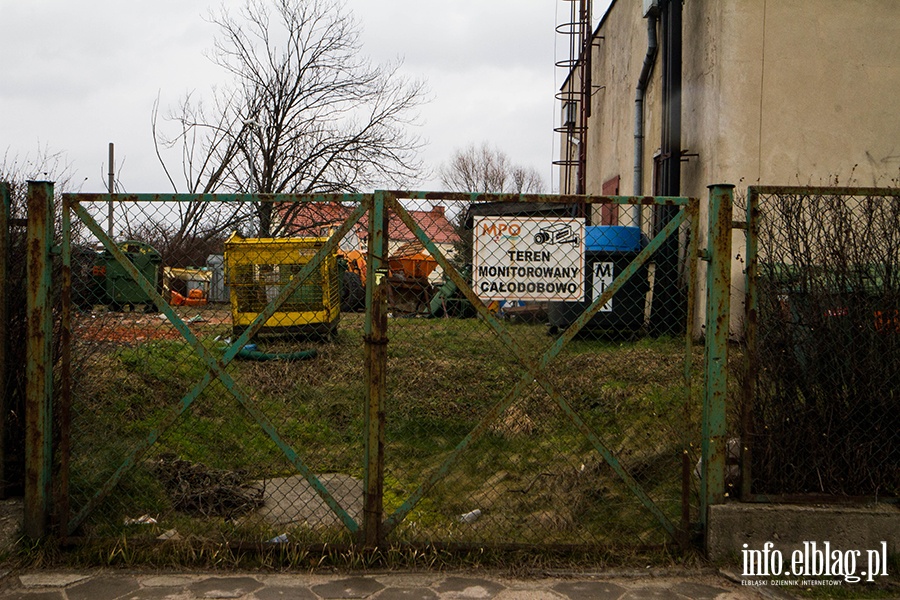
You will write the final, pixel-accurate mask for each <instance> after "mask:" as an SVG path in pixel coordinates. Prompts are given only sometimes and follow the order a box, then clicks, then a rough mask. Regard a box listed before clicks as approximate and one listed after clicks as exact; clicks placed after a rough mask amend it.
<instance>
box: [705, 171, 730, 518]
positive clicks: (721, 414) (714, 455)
mask: <svg viewBox="0 0 900 600" xmlns="http://www.w3.org/2000/svg"><path fill="white" fill-rule="evenodd" d="M733 199H734V186H733V185H725V184H719V185H711V186H709V225H708V231H709V234H708V238H707V249H706V256H705V257H704V258H705V260H707V261H708V267H707V272H706V365H705V379H706V382H705V383H706V385H705V389H706V391H705V394H704V396H703V423H702V434H703V439H702V445H701V451H702V459H703V467H702V473H701V480H700V522H701V524H702V526H703V530H704V532H706V531H707V529H706V526H707V523H708V518H709V507H710V506H711V505H713V504H721V503H723V502H724V501H725V454H726V451H727V450H726V439H725V436H726V435H727V430H726V425H725V399H726V393H727V383H728V326H729V324H730V320H731V310H730V307H731V227H732V203H733Z"/></svg>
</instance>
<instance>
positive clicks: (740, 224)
mask: <svg viewBox="0 0 900 600" xmlns="http://www.w3.org/2000/svg"><path fill="white" fill-rule="evenodd" d="M731 228H732V229H744V230H747V229H750V224H749V223H747V221H732V222H731Z"/></svg>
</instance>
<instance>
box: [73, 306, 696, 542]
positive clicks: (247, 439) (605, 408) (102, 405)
mask: <svg viewBox="0 0 900 600" xmlns="http://www.w3.org/2000/svg"><path fill="white" fill-rule="evenodd" d="M508 331H509V334H510V336H511V337H512V339H513V340H514V341H515V343H516V344H518V345H519V347H520V348H521V353H522V354H524V355H525V356H526V357H527V358H526V360H531V361H536V360H537V359H538V358H539V357H540V356H541V355H542V354H543V352H545V351H546V350H547V348H549V346H550V344H551V343H552V341H553V340H552V339H551V338H550V337H549V336H547V334H546V328H545V327H544V326H542V325H537V324H521V323H520V324H515V325H510V326H509V327H508ZM362 333H363V317H362V315H357V314H348V315H344V316H343V317H342V321H341V329H340V333H339V334H338V335H337V336H336V337H335V338H334V339H333V340H329V341H309V340H293V341H292V340H289V339H261V340H260V341H259V342H258V343H259V344H260V346H262V347H263V349H265V350H266V351H269V352H285V351H296V350H299V349H309V348H315V349H316V350H317V351H318V356H317V357H316V358H315V359H313V360H307V361H299V362H290V363H286V362H267V363H259V362H246V361H234V362H232V363H231V364H230V365H229V366H228V367H227V371H228V373H229V375H230V376H231V377H232V378H233V379H234V381H235V382H236V387H237V389H239V390H240V400H239V399H237V398H235V397H234V395H233V394H232V392H231V390H229V389H226V387H225V385H223V384H222V383H221V382H218V381H214V382H213V383H212V384H210V385H208V386H207V387H206V388H205V389H203V390H202V391H201V392H200V393H199V394H196V397H195V398H194V399H193V400H192V403H191V404H190V406H189V407H187V408H186V410H184V412H183V414H182V415H181V416H179V417H178V418H177V419H174V421H173V420H172V415H173V414H174V412H173V411H174V410H176V409H177V408H178V407H179V406H183V404H182V403H183V398H184V397H185V395H186V394H188V393H189V392H190V391H191V390H192V389H193V388H194V387H195V386H196V385H197V383H198V382H199V381H200V380H201V379H202V378H203V377H204V375H206V367H205V365H204V364H203V362H202V361H201V360H200V359H199V357H197V355H196V353H195V352H194V350H193V349H192V348H191V347H190V346H189V345H187V344H186V343H185V342H184V341H183V340H172V339H157V340H152V341H149V342H146V343H142V344H136V345H118V346H117V345H112V344H96V343H93V344H92V343H91V342H88V341H82V340H76V344H83V347H82V348H81V350H82V352H81V354H80V355H79V356H80V357H81V362H80V365H79V370H78V376H77V379H76V389H75V393H74V396H75V398H76V407H75V413H76V418H75V421H74V422H73V464H72V504H73V507H74V508H75V509H76V510H77V509H78V507H80V506H83V505H84V503H85V502H87V501H88V499H89V498H90V496H91V495H92V494H93V493H95V491H96V490H97V489H98V488H99V487H100V486H102V485H103V484H104V482H105V481H107V480H108V478H109V477H110V476H111V475H112V474H113V473H114V472H115V471H116V469H117V468H119V466H120V465H122V464H123V462H125V461H126V459H127V458H128V457H129V456H130V455H131V454H133V453H134V449H135V448H136V447H138V445H139V444H141V443H142V442H144V441H145V440H147V439H151V438H152V439H156V438H157V437H158V442H156V443H155V444H154V445H152V446H151V447H150V449H149V450H148V452H146V453H145V454H144V455H143V456H139V457H138V460H137V464H136V465H135V467H134V468H133V469H131V470H130V471H129V472H128V475H127V476H126V477H124V478H123V479H122V481H121V482H120V483H119V484H118V485H117V486H116V489H115V491H114V493H113V494H111V495H110V496H109V498H107V499H106V501H105V502H104V503H103V504H102V506H101V507H100V509H99V510H98V511H97V512H96V513H95V514H93V515H92V516H91V517H90V519H89V521H88V522H87V523H86V524H85V527H84V532H85V533H89V534H90V535H91V536H98V537H102V538H104V539H107V540H115V539H119V538H122V536H124V539H129V540H131V539H142V540H143V541H144V542H147V543H151V541H152V539H155V538H154V537H153V536H151V533H155V532H156V529H154V530H153V531H152V532H151V531H150V530H135V528H134V527H133V526H131V527H126V526H124V525H123V523H124V519H125V518H127V517H137V516H140V515H141V514H145V513H146V514H152V515H153V516H154V518H156V519H157V521H158V523H159V526H158V529H160V530H163V531H167V530H170V529H174V530H177V531H178V533H179V534H180V536H181V537H182V538H187V539H193V540H195V541H202V540H206V541H209V540H229V541H231V542H248V543H250V542H253V543H260V542H262V541H264V540H266V539H269V538H271V537H274V536H276V535H280V534H284V533H286V534H288V535H289V537H290V539H291V541H292V542H299V541H302V542H304V543H308V544H313V543H344V544H346V543H351V542H352V541H353V540H352V535H350V534H349V533H348V532H347V531H346V530H343V529H342V528H340V527H338V528H337V529H336V530H335V529H332V528H329V527H323V526H316V525H309V524H304V523H299V522H298V523H291V524H286V525H277V524H272V523H269V522H266V521H265V520H263V519H262V518H261V517H259V516H258V515H254V514H246V515H233V516H231V517H217V518H202V517H199V516H197V515H185V514H182V513H179V512H178V511H177V510H175V509H174V508H173V507H172V505H171V502H170V499H169V498H168V497H167V492H166V491H165V490H163V489H162V487H161V485H160V484H159V482H158V481H157V480H156V479H155V478H154V476H153V475H152V469H151V468H150V465H151V464H152V462H153V461H154V460H156V459H157V457H158V456H160V455H162V454H171V455H174V456H176V457H177V458H178V459H180V460H184V461H190V462H192V463H198V464H202V465H204V466H206V467H208V468H209V469H211V470H212V469H226V470H233V471H239V472H240V473H242V474H243V475H244V476H245V478H246V480H247V481H260V480H265V479H267V478H273V477H287V476H291V475H295V474H296V473H297V472H298V468H297V465H296V464H293V463H292V462H291V460H289V459H288V457H287V456H286V455H292V453H295V455H296V457H297V458H296V460H297V461H300V462H301V463H302V465H303V467H304V468H306V469H309V471H311V472H313V473H316V474H323V473H342V474H345V475H351V476H353V477H357V478H362V477H363V473H364V439H365V401H366V378H365V368H364V367H365V355H364V344H363V335H362ZM213 334H215V335H213ZM388 335H389V338H390V343H389V344H388V347H387V351H388V371H387V378H386V388H387V396H386V399H385V407H384V408H385V416H384V418H385V439H386V448H385V486H384V490H385V496H384V508H385V515H386V516H388V515H390V514H392V513H393V512H394V511H395V510H397V509H399V508H400V507H405V508H409V507H411V510H409V514H408V515H406V518H405V519H404V520H403V521H402V522H401V523H400V524H398V526H397V528H396V529H395V530H394V532H393V533H392V536H391V539H392V540H393V541H395V542H396V543H407V542H408V543H415V544H420V543H422V544H428V543H432V542H439V543H487V544H492V543H493V544H501V543H503V544H505V543H519V544H530V543H534V544H540V543H548V542H549V543H555V544H564V545H571V544H575V545H579V544H580V545H584V544H587V545H602V544H613V543H615V544H616V545H626V546H629V545H630V546H632V547H635V548H637V547H647V546H661V545H665V544H667V543H669V542H670V541H671V540H669V539H668V536H667V535H666V534H665V533H664V532H663V531H662V529H661V528H660V526H659V525H658V524H657V523H655V521H654V518H653V517H652V515H651V513H650V511H648V510H647V509H646V508H645V507H644V506H642V505H641V504H640V502H639V501H638V500H637V499H636V497H635V496H634V494H633V493H632V492H631V491H630V490H629V489H628V488H627V486H625V485H624V484H623V483H622V481H621V480H620V478H619V477H618V476H617V475H616V474H615V473H614V472H613V470H612V469H611V468H610V467H609V466H608V465H607V464H606V462H605V461H604V460H603V457H602V453H603V452H605V451H607V450H608V451H609V452H611V453H612V454H614V455H616V456H617V457H618V460H619V461H620V462H621V464H622V465H623V466H624V467H625V468H626V469H627V470H628V471H629V472H630V473H631V475H632V476H633V477H634V478H635V480H636V481H638V482H639V484H640V485H641V486H642V489H643V491H644V492H645V493H646V494H647V495H648V496H650V497H651V498H652V499H653V500H654V501H655V502H656V504H657V505H658V506H659V507H660V509H661V510H662V511H663V512H664V513H665V514H667V515H669V518H670V519H672V520H673V521H675V522H677V519H678V518H679V514H680V504H679V499H680V495H681V455H682V452H683V450H684V448H686V447H688V446H689V445H690V443H691V441H694V439H695V438H696V439H699V435H698V423H699V413H700V407H699V402H697V401H694V400H692V395H691V392H690V390H688V389H687V388H686V387H685V384H684V381H683V375H682V371H683V366H682V365H683V362H682V361H683V352H684V342H683V340H677V339H654V340H637V341H630V342H619V341H596V342H591V341H584V340H578V341H573V342H572V343H571V344H570V345H569V346H568V347H567V348H566V349H565V350H564V351H563V352H562V353H561V354H560V356H559V357H557V358H556V359H555V360H554V361H552V362H551V363H550V365H549V367H548V368H547V370H546V376H547V380H548V382H549V386H550V388H551V390H552V392H553V396H551V395H550V394H548V391H547V390H546V389H544V388H543V387H542V386H540V385H538V384H537V383H536V382H533V381H531V382H529V381H528V379H527V377H529V376H526V375H525V373H526V369H525V367H524V366H523V364H522V362H521V361H520V360H519V358H517V356H516V353H515V352H512V351H510V349H509V348H507V347H506V346H505V345H504V344H503V343H502V342H501V341H500V340H499V339H498V338H497V337H496V336H495V335H494V334H493V332H491V331H490V330H489V329H488V328H487V327H486V325H485V324H484V323H482V322H480V321H478V320H475V319H469V320H460V319H434V320H426V319H399V318H398V319H391V320H390V324H389V333H388ZM198 338H199V339H200V341H201V343H202V344H203V345H204V347H205V348H206V349H207V351H208V352H209V353H210V355H211V356H213V357H214V358H215V359H216V360H221V358H222V356H223V354H224V350H225V345H224V343H223V341H222V338H223V332H222V327H221V326H217V328H214V329H210V330H209V331H208V332H207V333H206V334H205V335H204V334H203V331H202V330H201V331H199V332H198ZM695 364H698V363H695ZM523 377H526V379H524V381H525V382H526V384H527V385H525V386H524V388H523V389H524V391H523V392H522V393H521V394H520V395H519V396H518V397H517V398H515V399H513V401H511V402H509V403H508V404H509V406H508V407H506V408H505V409H504V410H498V407H499V406H500V403H501V402H503V401H504V398H506V396H507V394H509V392H510V390H511V389H512V388H513V387H514V386H515V385H516V384H517V382H519V381H520V380H523ZM560 400H561V401H562V403H560ZM491 411H496V414H495V416H494V417H493V418H490V417H489V415H491V414H492V412H491ZM476 428H477V429H478V430H479V431H480V434H479V435H478V436H476V438H477V439H469V438H467V436H469V435H470V434H471V433H472V432H473V430H476ZM585 428H586V429H587V430H589V431H591V432H592V437H588V436H586V435H585V433H584V431H583V429H585ZM270 434H272V435H270ZM445 462H446V464H445ZM432 480H433V482H434V485H430V484H427V483H426V482H429V481H432ZM417 490H418V491H421V492H423V493H422V494H421V498H419V497H418V496H415V498H413V495H414V494H416V492H417ZM413 500H417V501H415V502H414V501H413ZM344 508H345V509H347V510H348V512H350V513H352V514H357V513H353V510H351V507H349V506H345V507H344ZM405 508H404V510H405ZM354 510H355V509H354ZM473 510H477V511H479V516H478V517H477V519H473V520H471V521H466V520H463V519H461V516H462V515H464V514H466V513H470V512H471V511H473ZM204 543H205V542H204Z"/></svg>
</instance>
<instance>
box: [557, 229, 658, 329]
mask: <svg viewBox="0 0 900 600" xmlns="http://www.w3.org/2000/svg"><path fill="white" fill-rule="evenodd" d="M584 238H585V239H584V250H585V261H584V262H585V265H584V268H585V296H584V301H583V302H551V303H550V306H549V307H548V311H547V312H548V314H547V317H548V321H549V324H550V333H551V334H555V333H557V332H560V331H562V330H564V329H566V328H567V327H568V326H569V325H571V324H572V323H573V322H574V321H575V319H577V318H578V317H579V316H580V315H581V314H582V313H583V312H584V311H585V310H587V308H588V307H589V306H590V305H591V303H592V302H593V301H594V298H597V297H599V296H600V294H602V293H603V291H605V289H606V288H607V287H608V286H609V285H611V284H612V282H613V280H614V279H615V278H616V277H618V275H619V273H621V272H622V271H623V270H625V268H627V267H628V265H629V264H630V263H631V262H632V261H633V260H634V258H635V257H636V256H637V255H638V253H639V252H640V251H641V250H642V249H643V248H644V247H645V246H646V245H647V237H646V236H645V235H644V234H643V233H642V232H641V230H640V228H639V227H623V226H619V225H596V226H591V227H586V228H585V234H584ZM649 289H650V284H649V281H648V279H647V267H646V265H644V266H643V267H641V269H639V270H638V272H637V273H635V274H634V275H632V276H631V278H629V279H628V281H627V282H626V283H625V285H623V286H622V288H621V289H620V290H619V291H618V292H616V294H615V295H614V296H613V298H612V300H611V301H610V303H607V304H606V305H604V307H603V308H602V309H601V311H600V312H598V313H597V314H596V315H595V316H594V318H592V319H591V320H590V321H589V322H588V324H587V325H585V327H584V328H583V329H582V330H581V331H580V333H579V337H581V338H599V337H605V338H610V337H612V338H621V337H630V336H632V335H634V334H635V333H636V332H637V331H639V330H640V329H642V328H643V326H644V305H645V302H646V298H647V292H648V291H649Z"/></svg>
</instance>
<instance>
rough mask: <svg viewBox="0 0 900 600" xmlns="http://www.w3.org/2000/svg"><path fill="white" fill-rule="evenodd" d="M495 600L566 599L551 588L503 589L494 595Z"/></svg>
mask: <svg viewBox="0 0 900 600" xmlns="http://www.w3.org/2000/svg"><path fill="white" fill-rule="evenodd" d="M494 600H565V596H560V595H559V594H557V593H556V592H554V591H551V590H548V589H547V590H521V589H520V590H503V591H502V592H500V593H499V594H497V595H496V596H495V597H494Z"/></svg>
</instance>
